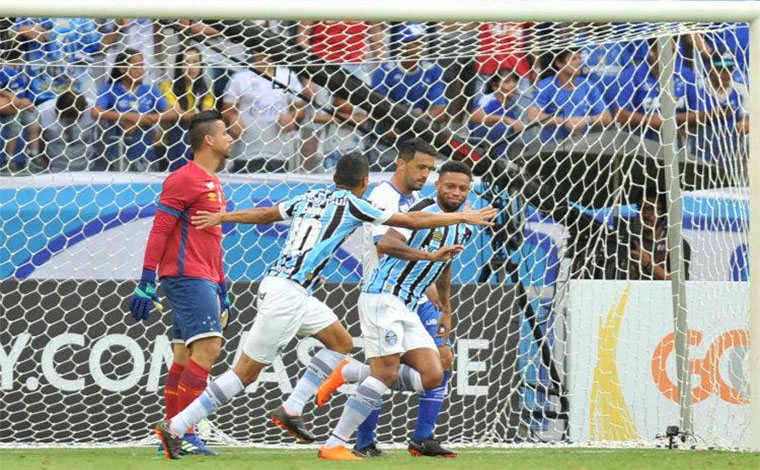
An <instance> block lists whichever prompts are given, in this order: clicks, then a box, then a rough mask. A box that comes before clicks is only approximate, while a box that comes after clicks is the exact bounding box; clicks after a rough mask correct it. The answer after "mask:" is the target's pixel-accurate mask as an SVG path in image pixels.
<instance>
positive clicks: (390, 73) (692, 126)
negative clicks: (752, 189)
mask: <svg viewBox="0 0 760 470" xmlns="http://www.w3.org/2000/svg"><path fill="white" fill-rule="evenodd" d="M250 25H252V26H251V27H254V26H255V27H258V28H260V29H261V30H263V31H266V32H268V33H270V34H273V35H277V37H279V38H280V39H281V41H280V42H283V43H285V42H287V43H289V44H293V45H295V46H296V47H301V48H304V49H305V50H307V51H309V52H310V53H312V54H314V55H316V56H318V57H319V58H320V59H321V60H323V61H324V63H326V64H330V65H333V66H340V67H342V68H343V69H344V70H345V71H346V72H347V73H348V74H350V76H352V77H356V78H357V79H358V80H360V81H361V82H360V83H362V84H364V86H366V87H368V88H369V89H371V90H372V91H374V92H375V93H377V94H379V95H382V96H385V97H387V98H388V100H390V101H391V102H393V103H399V104H403V105H404V106H406V107H407V108H408V110H409V113H411V115H412V116H418V117H424V118H425V119H426V120H429V122H430V123H436V124H437V125H440V126H443V127H446V128H448V129H450V130H451V131H452V132H454V133H456V134H457V135H460V136H463V138H466V139H467V141H468V142H471V143H474V144H485V145H486V146H487V147H489V148H491V149H493V150H492V154H493V155H496V156H501V155H503V156H505V158H508V153H509V152H508V148H509V146H510V144H511V143H512V142H520V143H521V144H524V145H527V144H530V143H538V144H539V145H544V146H549V145H558V144H561V143H562V142H564V141H565V140H566V139H570V138H573V137H577V136H579V135H582V134H586V133H588V132H591V131H593V130H597V129H599V130H601V129H615V130H617V131H620V132H627V133H629V134H633V135H638V136H641V137H642V138H644V139H650V140H654V141H657V140H659V139H660V138H661V132H659V131H660V128H661V126H662V123H663V119H662V114H661V106H660V100H659V95H660V91H659V87H660V82H659V76H660V74H661V73H663V71H662V70H660V65H659V57H660V54H661V53H662V51H660V50H659V47H658V43H657V41H656V40H626V39H619V38H620V37H624V36H625V34H621V33H624V31H617V30H616V28H624V27H630V25H615V24H604V25H597V24H588V25H580V24H575V25H573V27H572V28H565V30H569V29H572V31H573V34H572V35H569V39H567V38H566V40H562V41H559V40H557V37H556V33H557V31H559V30H560V29H558V28H557V27H556V25H555V26H551V25H541V24H513V23H472V24H462V23H457V24H446V23H436V24H423V23H392V24H390V25H383V24H377V23H370V22H358V21H321V22H253V23H250ZM565 26H567V25H565ZM1 29H2V34H3V35H4V36H5V37H3V38H2V40H3V41H2V44H3V47H4V50H3V51H2V54H3V60H2V62H3V64H2V69H0V126H1V127H2V133H1V135H2V140H3V142H4V144H3V147H2V156H0V171H4V172H9V171H10V172H11V173H17V172H19V171H22V170H24V169H25V170H28V171H29V172H44V171H51V172H56V171H83V170H98V171H148V170H150V171H167V170H168V171H173V170H175V169H176V168H178V167H180V166H181V165H183V164H184V163H185V162H186V161H188V159H191V158H192V155H191V154H190V153H189V145H188V142H187V138H186V132H185V130H186V127H187V123H188V122H189V120H190V119H191V118H192V117H193V116H194V114H195V113H197V112H199V111H202V110H206V109H212V108H213V109H218V110H220V111H221V112H222V113H223V116H224V119H225V121H226V122H227V123H228V125H229V126H230V133H231V134H232V136H233V137H234V138H235V139H236V141H235V144H234V147H233V150H232V155H231V161H230V164H229V167H228V168H227V171H229V172H237V173H254V172H287V171H306V172H320V171H329V170H330V168H331V167H332V166H333V165H334V164H335V162H336V161H337V160H338V159H339V158H340V156H341V155H343V154H345V153H348V152H352V151H357V150H358V151H361V152H362V153H363V154H365V155H367V158H368V159H369V160H370V163H371V165H372V167H373V168H374V169H386V168H388V166H389V165H391V164H392V163H393V162H394V161H395V159H396V154H395V148H397V146H398V144H399V143H400V142H401V141H403V140H405V139H407V138H409V137H411V136H412V132H411V130H410V129H409V128H401V126H400V125H399V123H398V121H397V120H395V119H394V118H393V117H392V116H391V115H387V116H378V115H377V113H373V109H372V108H371V107H370V106H369V105H367V107H363V106H361V105H359V106H357V103H355V102H354V103H352V102H351V101H352V100H351V99H346V95H345V94H341V96H338V95H339V94H337V93H336V94H333V93H330V91H329V90H328V89H327V88H326V87H323V86H319V85H318V84H317V83H315V81H314V80H313V79H309V78H308V77H307V75H306V74H303V73H300V72H299V70H303V68H296V67H291V68H289V67H288V66H286V65H284V64H285V63H287V61H282V60H279V59H278V58H277V57H274V56H273V55H268V54H266V53H265V52H267V50H266V48H264V50H262V48H260V47H259V48H257V47H253V46H251V45H250V44H248V43H246V42H245V41H235V37H236V36H239V37H240V38H245V36H244V35H243V34H241V31H242V32H245V23H243V22H238V24H236V25H234V26H233V25H231V24H229V23H224V22H219V23H202V22H192V21H185V20H180V21H176V22H171V23H160V22H157V21H153V20H146V19H141V20H131V19H112V20H93V19H86V18H15V19H14V18H6V19H5V21H4V23H3V25H2V28H1ZM604 35H606V36H604ZM602 36H604V37H616V38H618V39H615V40H614V41H609V40H604V39H600V38H601V37H602ZM748 36H749V33H748V29H747V28H746V27H745V26H742V25H737V27H735V28H722V29H719V30H716V31H714V32H705V33H699V34H698V33H691V34H685V35H683V36H681V37H678V38H676V40H675V41H673V54H674V57H675V59H674V60H675V64H674V69H675V75H674V80H673V85H674V90H673V91H674V98H675V100H676V121H677V124H678V136H679V141H680V142H681V143H682V145H683V146H685V147H687V148H688V149H689V153H690V154H691V155H693V156H694V157H695V158H699V159H703V160H705V161H710V162H713V163H716V164H719V165H729V164H731V162H734V161H736V160H737V159H743V158H744V159H746V158H747V156H746V155H744V153H743V152H745V149H746V144H745V143H744V139H745V138H746V136H747V134H748V132H749V118H748V115H747V108H748V104H749V103H748V93H747V72H748V64H747V61H748V47H749V46H748ZM172 38H173V39H172ZM225 41H227V42H230V41H231V42H233V43H235V42H236V43H237V45H238V46H240V47H238V48H237V49H234V48H231V49H229V50H227V49H224V50H222V52H219V50H220V48H219V47H215V46H214V45H215V44H216V45H220V44H224V43H225ZM554 43H556V44H561V47H560V48H552V47H550V45H551V44H554ZM229 51H233V52H229ZM234 51H237V52H234ZM210 55H215V57H216V56H219V55H221V56H224V57H222V59H224V60H221V59H219V57H216V58H215V59H214V60H213V61H209V60H208V58H209V56H210ZM225 64H226V65H225ZM346 86H347V87H348V84H347V85H346ZM347 92H348V94H350V93H352V92H353V90H352V89H350V88H347Z"/></svg>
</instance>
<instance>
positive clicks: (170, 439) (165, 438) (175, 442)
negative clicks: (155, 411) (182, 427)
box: [153, 421, 182, 460]
mask: <svg viewBox="0 0 760 470" xmlns="http://www.w3.org/2000/svg"><path fill="white" fill-rule="evenodd" d="M153 432H154V433H155V434H156V437H158V440H159V441H161V444H162V445H163V446H164V455H165V456H166V458H167V459H172V460H174V459H181V458H182V457H181V456H180V450H181V448H182V438H181V437H180V436H178V435H176V434H174V433H173V432H172V430H171V429H170V428H169V423H168V422H167V421H161V422H160V423H156V425H155V426H153Z"/></svg>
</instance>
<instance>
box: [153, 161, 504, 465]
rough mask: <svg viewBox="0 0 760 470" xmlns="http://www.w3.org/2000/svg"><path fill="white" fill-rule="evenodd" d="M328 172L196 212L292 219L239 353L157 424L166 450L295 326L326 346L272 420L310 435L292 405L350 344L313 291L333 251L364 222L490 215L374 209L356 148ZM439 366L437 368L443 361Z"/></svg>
mask: <svg viewBox="0 0 760 470" xmlns="http://www.w3.org/2000/svg"><path fill="white" fill-rule="evenodd" d="M333 180H334V181H335V184H336V186H337V187H336V188H328V189H319V190H313V191H308V192H306V193H304V194H302V195H300V196H297V197H295V198H293V199H291V200H289V201H286V202H284V203H280V204H278V205H276V206H273V207H261V208H254V209H248V210H242V211H237V212H232V213H215V214H208V213H201V214H199V215H198V216H196V217H195V218H194V219H193V223H197V224H198V225H197V226H198V227H199V228H201V229H203V228H205V227H208V226H215V225H218V224H220V223H222V222H242V223H252V224H271V223H273V222H277V221H280V220H291V223H290V230H289V232H288V237H287V239H286V241H285V245H284V247H283V249H282V251H281V252H280V256H279V257H278V259H277V260H276V261H275V263H274V264H273V265H272V266H271V267H270V268H269V271H268V272H267V274H266V277H265V278H264V280H263V281H262V283H261V286H260V287H259V292H258V314H257V315H256V319H255V321H254V323H253V326H252V328H251V331H250V333H249V335H248V337H247V339H246V343H245V344H244V346H243V353H244V354H243V355H242V356H241V358H240V360H239V361H238V362H237V364H235V366H234V367H233V368H232V369H231V370H228V371H227V372H225V373H224V374H223V375H221V376H220V377H219V378H217V379H216V380H214V381H213V382H212V383H211V384H209V386H208V388H207V389H206V390H205V391H204V392H203V394H201V396H200V397H198V399H197V400H195V401H194V402H193V403H191V404H190V405H189V406H188V407H187V408H185V409H184V410H183V411H182V412H180V413H179V414H177V415H176V416H175V417H174V418H171V419H170V420H169V421H167V422H162V423H158V424H157V425H156V426H155V432H156V435H157V436H158V437H159V438H160V439H161V441H162V442H163V443H164V446H165V448H166V449H167V457H169V458H176V457H178V455H179V450H180V445H181V437H182V435H183V434H184V433H185V431H186V430H187V429H188V428H189V427H190V426H192V425H194V424H195V423H197V422H198V421H200V420H201V419H203V418H204V417H206V416H208V415H209V414H210V413H212V412H214V411H215V410H216V409H218V408H219V407H220V406H222V405H224V404H226V403H227V402H229V401H230V400H231V399H232V398H233V397H234V396H235V395H237V394H238V393H240V392H242V391H243V390H244V389H245V387H246V386H247V385H248V384H251V383H253V382H254V381H255V380H256V378H257V377H258V375H259V373H260V372H261V370H262V369H264V368H265V367H266V366H268V365H269V364H271V363H272V362H273V360H274V358H275V357H276V356H277V354H278V353H279V352H280V351H281V350H282V348H284V347H285V346H286V345H287V344H288V343H289V342H290V340H291V339H292V338H293V337H294V336H296V334H300V335H302V336H313V337H314V338H316V339H318V340H320V341H321V342H322V343H323V344H324V345H325V348H324V349H321V350H320V351H318V352H317V354H315V355H314V357H313V358H312V360H311V362H310V363H309V365H308V367H307V370H306V372H305V373H304V375H303V376H302V377H301V379H300V380H299V381H298V384H297V385H296V387H295V389H294V390H293V393H292V396H291V397H296V398H295V399H294V400H288V402H289V403H291V404H293V406H292V408H293V409H291V408H289V405H287V404H286V405H285V406H282V407H280V408H278V409H277V410H276V411H275V412H274V413H273V415H272V421H273V422H274V423H275V424H277V425H278V426H280V427H282V428H284V429H286V430H287V431H288V432H289V433H290V434H291V435H293V436H294V437H296V438H297V439H299V440H302V441H305V442H313V441H314V436H313V435H312V434H311V432H309V431H308V430H307V429H306V428H305V427H304V425H303V422H302V420H301V417H300V411H299V410H298V409H297V408H298V406H301V407H302V406H303V403H305V402H306V401H308V400H309V399H311V397H312V396H313V395H314V394H315V393H316V391H317V389H318V388H319V385H321V383H322V381H323V380H324V379H325V378H326V377H327V375H328V374H330V372H331V371H332V370H333V369H334V368H335V367H337V366H338V364H340V362H341V361H343V359H345V358H346V357H347V354H348V353H349V352H350V351H351V348H352V347H353V342H352V339H351V336H350V335H349V334H348V331H346V329H345V327H344V326H343V325H342V324H341V323H340V321H339V320H338V317H337V316H336V315H335V313H333V311H332V310H331V309H330V308H329V307H327V305H325V304H323V303H322V302H320V301H319V300H317V299H316V298H314V297H312V296H311V292H312V290H313V289H314V287H315V285H316V284H317V282H318V279H319V278H320V274H321V272H322V270H323V269H324V268H325V266H326V265H327V263H328V261H329V260H330V259H331V258H332V254H333V253H334V252H335V251H336V250H337V249H338V247H339V246H340V245H341V243H343V241H344V240H345V239H346V238H347V237H348V236H350V235H351V233H353V231H354V230H356V229H357V228H358V227H360V226H361V225H362V224H364V223H365V222H369V223H374V224H386V225H391V226H396V227H405V228H409V229H413V230H419V229H423V228H432V227H443V226H449V225H454V224H459V223H463V222H465V223H473V224H477V225H489V224H490V223H491V222H490V219H491V218H493V216H494V215H495V210H494V209H493V208H491V207H488V208H485V209H481V210H478V211H475V210H469V209H466V210H464V211H462V212H454V213H436V212H432V211H426V212H410V213H393V212H391V211H387V210H381V209H378V208H376V207H375V206H373V205H372V204H370V203H369V202H367V201H365V200H363V199H361V195H362V194H364V191H365V190H366V189H367V187H368V186H369V166H368V164H367V160H366V159H365V158H364V157H363V156H362V155H358V154H348V155H345V156H343V157H342V158H341V159H340V160H339V161H338V164H337V166H336V169H335V174H334V176H333ZM449 256H450V254H449V252H448V251H447V250H439V251H438V252H436V257H437V259H438V258H447V257H449ZM431 341H432V339H431ZM437 367H438V369H440V367H441V366H440V361H439V362H438V365H437ZM442 375H443V374H442V373H440V374H439V377H438V382H437V383H436V385H438V384H440V381H441V378H442V377H441V376H442ZM294 403H295V404H294ZM299 403H300V405H299ZM357 424H358V423H357ZM344 450H345V448H344Z"/></svg>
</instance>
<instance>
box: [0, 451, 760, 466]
mask: <svg viewBox="0 0 760 470" xmlns="http://www.w3.org/2000/svg"><path fill="white" fill-rule="evenodd" d="M218 450H220V451H221V453H222V454H221V455H220V456H218V457H185V458H184V459H182V460H180V461H169V460H165V459H164V458H163V457H160V456H158V455H157V454H156V452H155V449H154V448H147V447H132V448H112V449H3V450H0V469H2V470H59V469H60V470H90V469H92V470H148V469H150V470H153V469H157V470H161V469H176V470H180V469H181V470H196V469H197V470H201V469H223V470H270V469H271V470H300V469H321V470H331V469H345V468H360V469H362V470H392V469H399V470H403V469H413V470H446V469H465V470H491V469H493V470H555V469H556V470H616V469H621V470H682V469H683V470H692V469H694V470H717V469H731V470H760V454H757V453H755V454H748V453H735V452H722V451H677V450H665V449H651V450H644V449H634V450H612V449H598V450H597V449H577V448H572V449H570V448H555V449H552V448H532V449H530V448H528V449H477V448H466V449H460V452H461V453H460V456H459V458H457V459H429V458H412V457H410V456H409V455H408V454H407V453H406V452H405V451H401V450H398V451H393V452H391V455H390V456H389V457H387V458H383V459H374V460H366V461H364V462H327V461H322V460H318V459H317V457H316V450H278V449H273V450H268V449H241V448H220V449H218Z"/></svg>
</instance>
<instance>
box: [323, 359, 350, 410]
mask: <svg viewBox="0 0 760 470" xmlns="http://www.w3.org/2000/svg"><path fill="white" fill-rule="evenodd" d="M348 362H349V360H348V359H343V360H342V361H341V363H340V364H338V367H336V368H335V369H334V370H333V371H332V372H330V375H328V376H327V378H326V379H325V381H324V382H322V385H320V386H319V388H318V389H317V397H316V400H317V406H319V407H322V406H325V405H326V404H327V402H328V401H330V397H331V396H332V394H333V393H335V391H336V390H338V388H340V386H341V385H343V384H344V383H346V379H344V378H343V368H344V367H346V364H348Z"/></svg>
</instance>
